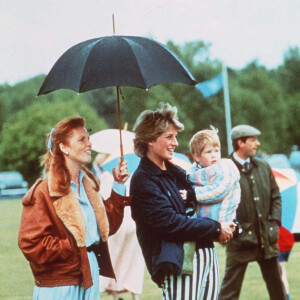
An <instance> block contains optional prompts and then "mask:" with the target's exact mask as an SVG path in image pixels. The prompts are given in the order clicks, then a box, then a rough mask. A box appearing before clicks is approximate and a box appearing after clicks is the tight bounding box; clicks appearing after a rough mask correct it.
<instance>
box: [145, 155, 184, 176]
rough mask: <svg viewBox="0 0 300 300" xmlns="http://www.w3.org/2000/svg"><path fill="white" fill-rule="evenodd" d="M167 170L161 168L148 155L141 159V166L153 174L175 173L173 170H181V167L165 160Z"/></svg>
mask: <svg viewBox="0 0 300 300" xmlns="http://www.w3.org/2000/svg"><path fill="white" fill-rule="evenodd" d="M165 164H166V168H167V169H166V170H162V169H160V168H159V167H158V166H157V165H156V164H155V163H154V162H152V161H151V160H150V159H149V158H148V157H147V156H145V157H143V158H142V159H141V161H140V166H141V167H142V168H143V169H144V170H145V171H146V172H147V173H148V174H150V175H152V176H163V175H165V174H169V175H173V172H176V171H179V167H178V166H176V165H174V164H173V163H171V162H169V161H167V160H166V161H165Z"/></svg>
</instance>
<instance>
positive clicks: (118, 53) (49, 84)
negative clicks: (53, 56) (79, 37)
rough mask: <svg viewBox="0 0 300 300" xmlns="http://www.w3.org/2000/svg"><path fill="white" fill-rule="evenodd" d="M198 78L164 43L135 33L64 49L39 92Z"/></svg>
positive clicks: (190, 80) (182, 81)
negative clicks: (134, 34)
mask: <svg viewBox="0 0 300 300" xmlns="http://www.w3.org/2000/svg"><path fill="white" fill-rule="evenodd" d="M167 82H179V83H185V84H190V85H195V84H196V83H197V81H196V80H195V78H194V77H193V75H192V74H191V73H190V71H189V70H188V69H187V67H186V66H185V65H184V64H183V62H182V61H181V60H180V59H179V58H178V57H177V56H176V55H175V54H174V53H173V52H172V51H171V50H169V49H168V48H167V47H166V46H164V45H163V44H161V43H159V42H156V41H154V40H151V39H148V38H144V37H136V36H117V35H113V36H107V37H101V38H96V39H91V40H87V41H85V42H82V43H79V44H77V45H75V46H73V47H71V48H70V49H69V50H67V51H66V52H65V53H64V54H63V55H62V56H61V57H60V58H59V59H58V61H57V62H56V63H55V65H54V66H53V68H52V69H51V71H50V72H49V74H48V75H47V77H46V79H45V81H44V82H43V84H42V86H41V88H40V90H39V92H38V95H42V94H47V93H50V92H52V91H55V90H58V89H71V90H74V91H76V92H78V93H80V92H86V91H90V90H94V89H98V88H103V87H109V86H133V87H139V88H150V87H152V86H154V85H156V84H159V83H167Z"/></svg>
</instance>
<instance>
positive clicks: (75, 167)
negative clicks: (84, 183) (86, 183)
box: [66, 158, 81, 185]
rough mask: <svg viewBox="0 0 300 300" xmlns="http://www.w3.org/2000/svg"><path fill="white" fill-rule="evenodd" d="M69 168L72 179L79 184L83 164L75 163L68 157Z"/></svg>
mask: <svg viewBox="0 0 300 300" xmlns="http://www.w3.org/2000/svg"><path fill="white" fill-rule="evenodd" d="M66 165H67V169H68V171H69V173H70V176H71V180H72V181H73V182H75V183H76V184H77V185H78V184H79V172H80V169H81V165H79V164H76V163H74V162H73V161H71V160H69V159H68V158H66Z"/></svg>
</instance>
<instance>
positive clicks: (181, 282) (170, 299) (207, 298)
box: [163, 248, 220, 300]
mask: <svg viewBox="0 0 300 300" xmlns="http://www.w3.org/2000/svg"><path fill="white" fill-rule="evenodd" d="M193 265H194V272H193V275H192V276H189V275H181V276H176V277H174V276H173V275H171V276H168V277H167V279H166V280H165V282H164V288H163V299H164V300H202V299H204V300H217V299H218V293H219V281H220V273H219V263H218V257H217V253H216V250H215V248H204V249H198V250H197V251H196V252H195V255H194V261H193Z"/></svg>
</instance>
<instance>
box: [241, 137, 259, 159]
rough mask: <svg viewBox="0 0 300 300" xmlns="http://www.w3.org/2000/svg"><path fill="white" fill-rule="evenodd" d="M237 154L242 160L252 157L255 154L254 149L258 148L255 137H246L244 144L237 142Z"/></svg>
mask: <svg viewBox="0 0 300 300" xmlns="http://www.w3.org/2000/svg"><path fill="white" fill-rule="evenodd" d="M238 145H239V153H240V154H241V155H242V156H243V158H244V159H247V158H248V157H253V156H254V155H255V153H256V149H257V148H258V147H259V145H260V142H259V141H258V139H257V137H256V136H251V137H248V138H247V140H246V142H245V143H244V142H243V141H242V140H239V144H238Z"/></svg>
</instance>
